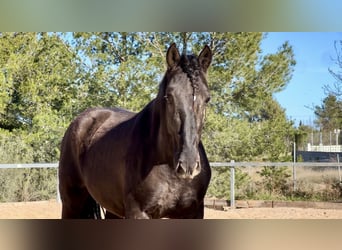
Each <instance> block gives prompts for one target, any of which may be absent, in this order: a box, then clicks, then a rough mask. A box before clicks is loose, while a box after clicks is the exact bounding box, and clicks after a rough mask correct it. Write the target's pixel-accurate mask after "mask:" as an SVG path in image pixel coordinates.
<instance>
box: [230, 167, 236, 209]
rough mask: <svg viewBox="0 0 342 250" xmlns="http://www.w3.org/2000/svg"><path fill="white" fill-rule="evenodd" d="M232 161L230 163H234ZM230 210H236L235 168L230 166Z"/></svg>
mask: <svg viewBox="0 0 342 250" xmlns="http://www.w3.org/2000/svg"><path fill="white" fill-rule="evenodd" d="M234 162H235V161H234V160H231V161H230V163H234ZM230 208H235V166H230Z"/></svg>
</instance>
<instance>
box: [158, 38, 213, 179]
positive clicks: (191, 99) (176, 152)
mask: <svg viewBox="0 0 342 250" xmlns="http://www.w3.org/2000/svg"><path fill="white" fill-rule="evenodd" d="M211 59H212V52H211V50H210V48H209V47H208V46H205V47H204V48H203V50H202V51H201V53H200V54H199V56H195V55H180V54H179V51H178V49H177V48H176V45H175V44H172V45H171V46H170V47H169V49H168V51H167V54H166V62H167V72H166V74H165V77H164V80H163V84H162V87H161V89H160V91H159V96H160V97H161V98H162V100H163V101H162V103H163V105H162V106H163V109H164V110H163V112H162V116H164V124H165V127H166V131H167V133H168V138H169V141H168V142H167V144H168V145H171V148H172V154H173V164H172V165H173V166H174V167H175V171H176V173H177V175H178V176H179V177H181V178H193V177H195V176H196V175H198V174H199V173H200V171H201V166H200V157H199V151H198V145H199V142H200V139H201V131H202V127H203V123H204V117H205V109H206V104H207V103H208V102H209V100H210V93H209V88H208V84H207V79H206V73H207V69H208V67H209V65H210V63H211Z"/></svg>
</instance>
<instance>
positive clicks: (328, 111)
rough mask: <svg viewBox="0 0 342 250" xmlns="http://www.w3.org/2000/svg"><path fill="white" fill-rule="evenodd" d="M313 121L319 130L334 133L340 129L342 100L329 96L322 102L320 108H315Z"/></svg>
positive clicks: (341, 125) (341, 124) (341, 126)
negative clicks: (314, 119) (315, 118)
mask: <svg viewBox="0 0 342 250" xmlns="http://www.w3.org/2000/svg"><path fill="white" fill-rule="evenodd" d="M315 115H316V117H317V120H316V121H315V122H316V124H317V125H319V127H320V129H321V130H327V131H334V129H341V128H342V100H340V101H339V100H338V99H337V97H336V96H334V95H329V96H327V97H326V98H325V99H324V100H323V104H322V105H321V106H316V107H315Z"/></svg>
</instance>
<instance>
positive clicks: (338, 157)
mask: <svg viewBox="0 0 342 250" xmlns="http://www.w3.org/2000/svg"><path fill="white" fill-rule="evenodd" d="M337 166H338V177H339V178H340V185H341V184H342V177H341V166H340V154H337Z"/></svg>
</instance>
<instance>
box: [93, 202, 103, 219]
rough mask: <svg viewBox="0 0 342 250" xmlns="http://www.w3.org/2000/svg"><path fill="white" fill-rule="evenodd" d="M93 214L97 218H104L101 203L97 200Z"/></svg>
mask: <svg viewBox="0 0 342 250" xmlns="http://www.w3.org/2000/svg"><path fill="white" fill-rule="evenodd" d="M93 214H94V219H96V220H100V219H102V216H101V207H100V204H99V203H97V202H96V201H95V200H94V203H93Z"/></svg>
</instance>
